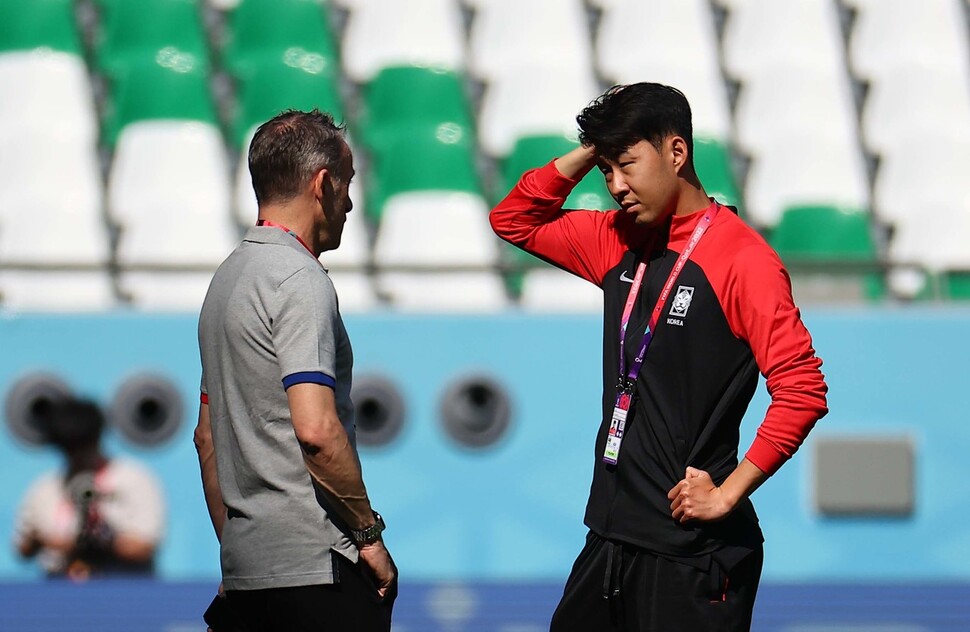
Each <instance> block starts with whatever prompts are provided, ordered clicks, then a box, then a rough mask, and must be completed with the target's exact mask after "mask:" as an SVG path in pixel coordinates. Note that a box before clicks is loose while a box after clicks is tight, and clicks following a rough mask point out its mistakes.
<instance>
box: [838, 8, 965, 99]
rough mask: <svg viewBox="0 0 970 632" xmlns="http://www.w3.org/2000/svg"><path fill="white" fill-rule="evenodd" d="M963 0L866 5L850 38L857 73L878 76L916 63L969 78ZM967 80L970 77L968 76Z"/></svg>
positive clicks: (870, 78)
mask: <svg viewBox="0 0 970 632" xmlns="http://www.w3.org/2000/svg"><path fill="white" fill-rule="evenodd" d="M966 24H967V22H966V15H965V13H964V7H961V6H960V0H920V1H919V2H914V1H913V0H883V1H880V2H867V3H866V4H865V6H864V7H862V8H861V10H860V12H859V15H858V17H857V18H856V21H855V25H854V26H853V29H852V33H851V34H850V37H849V48H848V50H849V62H850V65H851V69H852V72H853V74H855V75H856V76H857V77H858V78H860V79H863V80H874V79H878V78H879V77H884V76H889V75H892V74H894V73H895V72H896V69H897V67H898V66H900V65H903V66H905V65H912V64H914V63H918V64H923V65H927V66H934V67H936V68H938V69H940V70H943V69H949V70H950V71H952V72H954V73H958V74H961V75H962V76H963V77H965V78H966V77H968V73H970V57H968V55H970V53H968V50H970V43H968V36H967V26H966ZM964 81H966V79H964Z"/></svg>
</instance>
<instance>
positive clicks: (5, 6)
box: [0, 0, 84, 56]
mask: <svg viewBox="0 0 970 632" xmlns="http://www.w3.org/2000/svg"><path fill="white" fill-rule="evenodd" d="M35 48H47V49H51V50H55V51H61V52H64V53H71V54H74V55H78V56H80V55H82V54H83V52H84V49H83V47H82V46H81V38H80V35H79V33H78V29H77V25H76V24H75V20H74V3H73V1H72V0H2V2H0V51H18V50H19V51H26V50H33V49H35Z"/></svg>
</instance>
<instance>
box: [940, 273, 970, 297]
mask: <svg viewBox="0 0 970 632" xmlns="http://www.w3.org/2000/svg"><path fill="white" fill-rule="evenodd" d="M942 285H943V295H944V296H945V297H946V298H948V299H950V300H954V301H968V300H970V272H968V271H966V270H961V271H948V272H945V273H943V277H942Z"/></svg>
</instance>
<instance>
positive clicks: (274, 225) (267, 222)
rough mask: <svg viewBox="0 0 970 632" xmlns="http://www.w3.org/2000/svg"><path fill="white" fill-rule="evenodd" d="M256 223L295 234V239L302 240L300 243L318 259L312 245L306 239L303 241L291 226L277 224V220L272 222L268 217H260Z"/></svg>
mask: <svg viewBox="0 0 970 632" xmlns="http://www.w3.org/2000/svg"><path fill="white" fill-rule="evenodd" d="M256 225H257V226H272V227H273V228H279V229H280V230H281V231H283V232H284V233H289V234H290V235H293V237H294V238H295V239H296V240H297V241H298V242H300V244H301V245H302V246H303V247H304V248H306V249H307V252H309V253H310V254H311V255H313V258H314V259H316V258H317V256H316V255H314V254H313V251H312V250H310V246H307V245H306V242H305V241H303V240H302V239H300V236H299V235H297V234H296V233H294V232H293V231H292V230H290V229H289V228H287V227H286V226H284V225H283V224H277V223H276V222H271V221H270V220H268V219H260V220H256Z"/></svg>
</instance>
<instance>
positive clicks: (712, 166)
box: [694, 136, 742, 212]
mask: <svg viewBox="0 0 970 632" xmlns="http://www.w3.org/2000/svg"><path fill="white" fill-rule="evenodd" d="M694 169H695V170H696V171H697V177H698V178H700V181H701V184H703V185H704V190H705V191H706V192H707V194H708V195H709V196H711V197H713V198H714V199H715V200H717V201H718V202H720V203H721V204H727V205H728V206H733V207H735V208H737V209H738V211H739V212H740V211H742V209H741V194H740V192H739V190H738V185H737V180H736V179H735V177H734V171H733V170H732V169H731V158H730V153H729V151H728V148H727V147H726V146H725V145H724V143H722V142H720V141H718V140H716V139H713V138H705V137H703V136H698V137H695V138H694Z"/></svg>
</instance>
